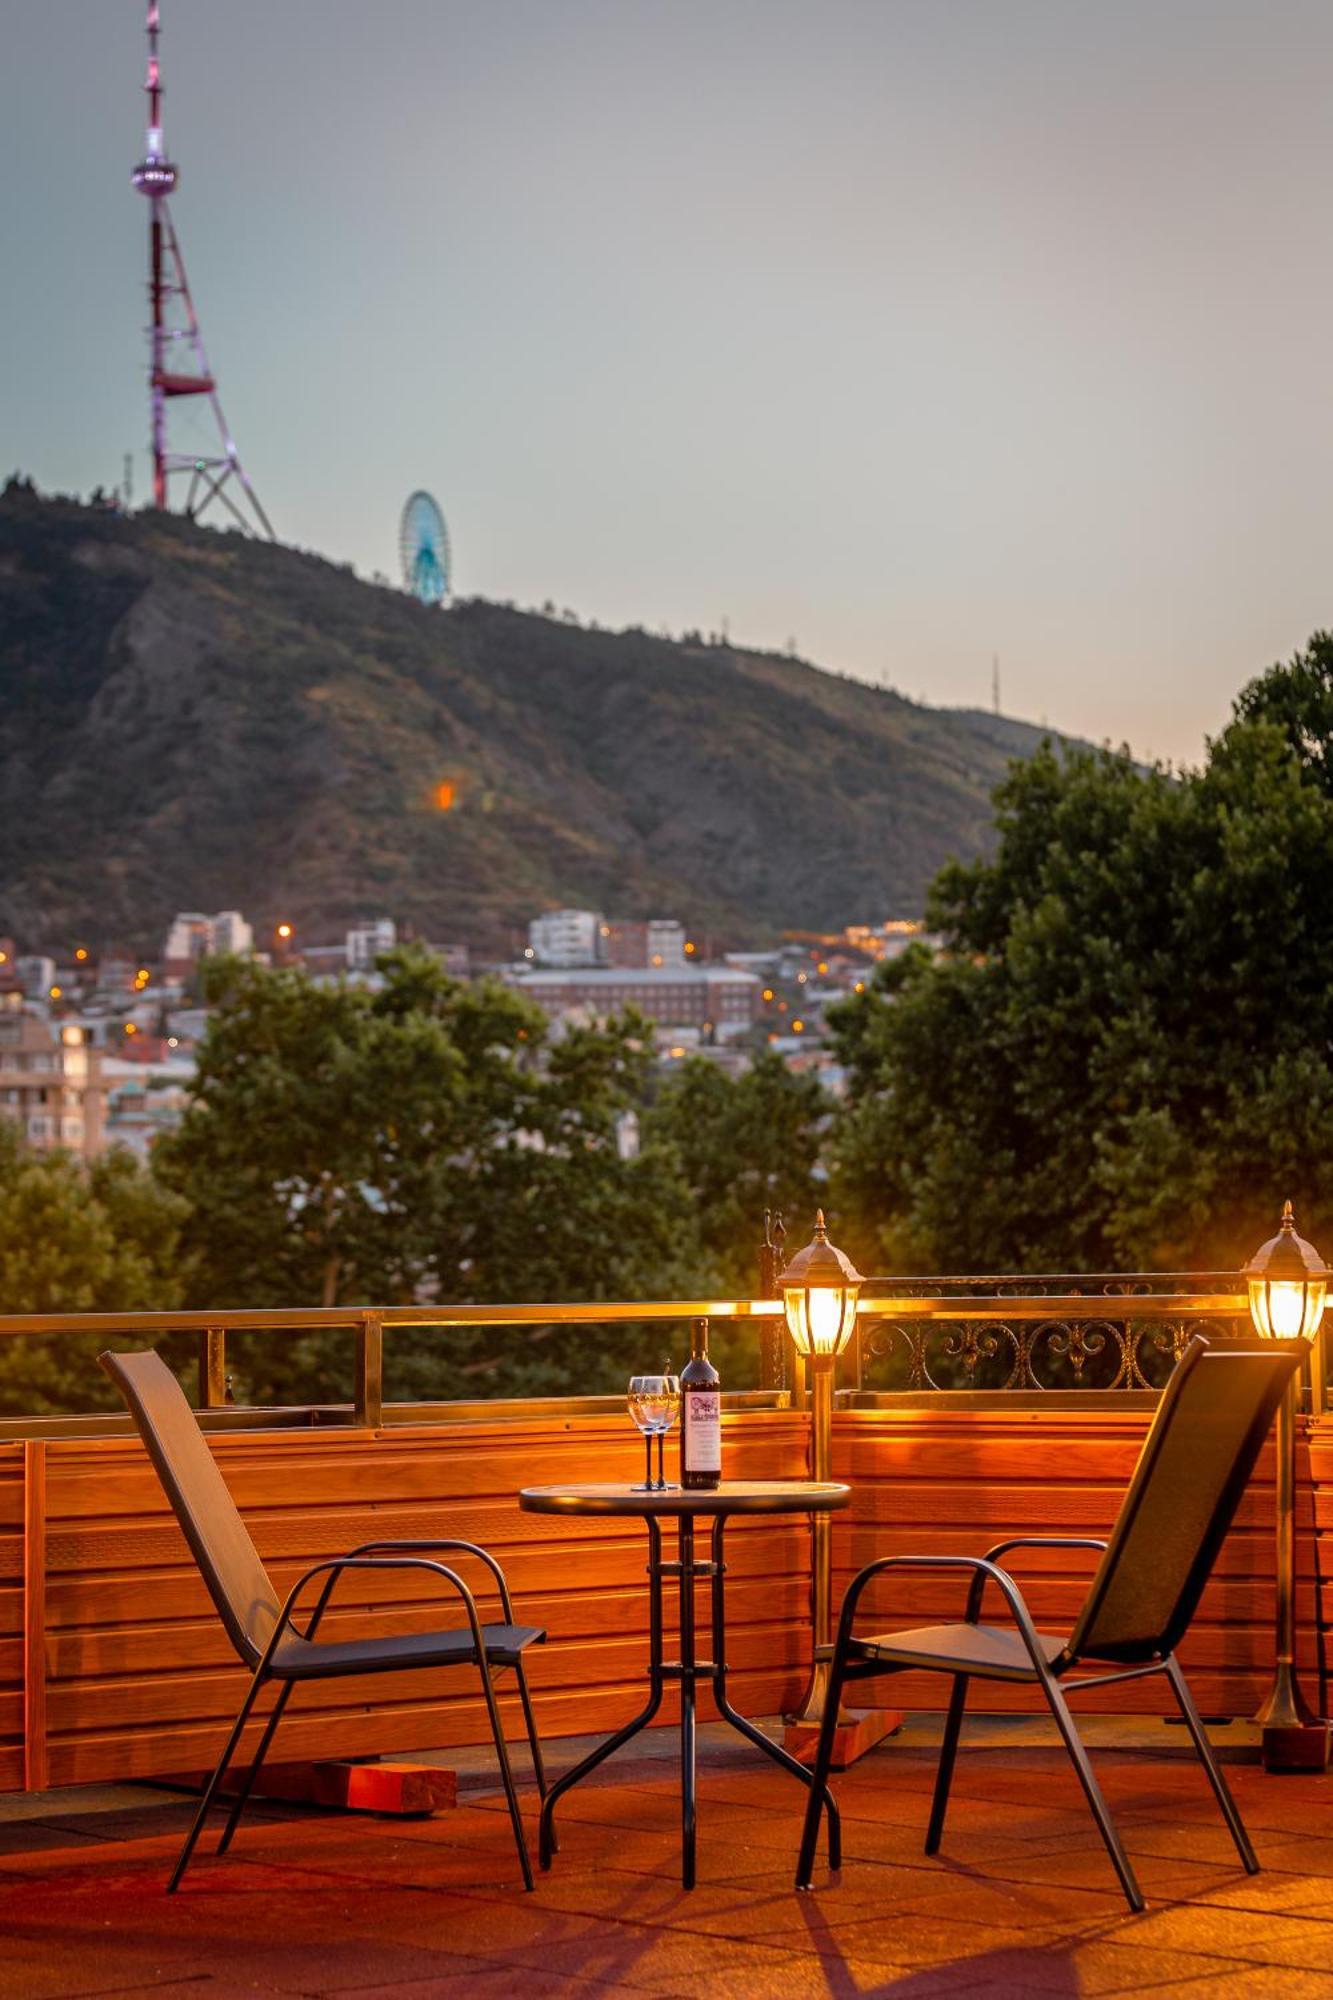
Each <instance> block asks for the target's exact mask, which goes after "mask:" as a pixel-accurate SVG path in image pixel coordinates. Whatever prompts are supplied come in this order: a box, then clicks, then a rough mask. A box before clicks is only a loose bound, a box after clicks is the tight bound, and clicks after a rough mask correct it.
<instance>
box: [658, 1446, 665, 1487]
mask: <svg viewBox="0 0 1333 2000" xmlns="http://www.w3.org/2000/svg"><path fill="white" fill-rule="evenodd" d="M665 1446H666V1432H665V1431H659V1432H658V1433H657V1490H658V1492H659V1493H665V1492H666V1473H665V1472H664V1471H663V1470H662V1453H663V1450H664V1449H665Z"/></svg>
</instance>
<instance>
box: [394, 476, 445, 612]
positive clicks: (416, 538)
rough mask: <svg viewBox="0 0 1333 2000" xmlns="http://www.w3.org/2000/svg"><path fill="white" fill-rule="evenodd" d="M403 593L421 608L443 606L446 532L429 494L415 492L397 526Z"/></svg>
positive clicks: (441, 517)
mask: <svg viewBox="0 0 1333 2000" xmlns="http://www.w3.org/2000/svg"><path fill="white" fill-rule="evenodd" d="M398 553H399V556H400V557H401V559H402V565H403V589H404V590H406V591H407V592H408V593H409V594H410V595H411V596H413V597H416V598H419V599H420V601H421V602H422V603H423V604H443V603H444V600H445V598H446V597H448V595H449V530H448V529H447V528H446V527H445V525H444V516H443V514H442V513H441V512H440V510H439V507H438V506H437V505H436V503H435V501H434V500H433V499H432V497H431V495H430V494H429V493H422V492H416V493H413V494H412V495H411V496H410V498H409V499H408V502H407V505H406V506H405V507H404V509H403V518H402V520H401V521H400V523H399V525H398Z"/></svg>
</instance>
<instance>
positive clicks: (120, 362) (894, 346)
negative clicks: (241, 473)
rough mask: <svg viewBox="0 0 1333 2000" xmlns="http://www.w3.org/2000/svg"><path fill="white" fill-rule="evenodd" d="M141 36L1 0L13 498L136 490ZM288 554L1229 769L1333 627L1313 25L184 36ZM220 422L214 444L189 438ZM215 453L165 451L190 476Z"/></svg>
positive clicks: (559, 9) (189, 105)
mask: <svg viewBox="0 0 1333 2000" xmlns="http://www.w3.org/2000/svg"><path fill="white" fill-rule="evenodd" d="M143 11H144V10H143V6H142V4H141V0H40V4H33V0H23V4H20V3H19V0H3V4H2V5H0V28H2V30H3V40H2V41H0V135H2V136H0V147H2V148H3V149H4V155H3V156H4V159H5V165H6V174H5V188H6V204H5V226H4V232H3V256H4V265H3V268H4V287H3V306H2V307H0V362H2V363H3V367H2V369H0V385H2V386H0V472H3V471H7V470H8V469H9V468H10V467H11V466H17V467H21V468H22V469H24V470H25V471H27V472H30V473H31V474H32V475H33V477H34V478H35V479H36V480H37V482H38V484H39V485H40V486H42V487H43V488H48V489H57V490H67V491H68V490H77V491H80V492H85V493H86V492H87V491H88V490H89V489H90V488H91V487H92V486H94V485H95V484H96V483H98V482H101V483H102V484H104V485H106V486H112V485H115V484H118V483H119V481H120V479H121V476H122V464H123V458H124V454H125V453H126V452H127V451H131V450H133V451H134V452H135V454H136V456H135V464H134V483H135V489H136V495H137V498H138V499H139V500H140V501H141V500H142V499H143V497H144V496H145V494H146V492H147V488H148V463H147V455H146V450H145V445H146V430H147V420H146V408H145V404H146V395H145V389H144V343H143V339H142V334H141V327H142V324H143V320H144V316H145V302H144V261H145V249H144V239H145V231H146V222H147V204H146V203H145V202H144V201H143V199H142V198H141V197H140V196H138V195H136V194H135V193H134V191H133V189H132V188H131V186H130V181H129V173H130V169H131V167H132V165H133V164H134V162H135V161H136V160H137V159H138V158H139V157H140V154H141V153H142V150H143V123H144V99H143V94H142V91H141V89H140V85H141V82H142V78H143V69H144V41H143V33H142V29H143ZM162 20H163V43H162V56H163V74H164V78H165V81H166V86H167V92H166V100H165V127H166V134H167V144H168V150H169V152H170V154H171V156H172V158H173V159H175V161H176V162H177V164H178V165H179V167H180V169H181V185H180V188H179V191H178V193H177V195H176V197H175V200H174V203H173V213H174V217H175V221H176V225H177V229H178V231H179V234H180V239H181V245H182V249H183V251H184V255H185V258H186V262H187V266H188V269H189V273H190V278H191V283H192V286H193V289H194V293H195V299H196V304H197V305H198V307H199V310H200V314H201V318H202V321H203V328H204V335H205V339H206V341H207V343H208V348H209V353H210V359H211V361H212V363H213V365H214V368H215V370H216V373H217V376H218V379H219V382H220V385H221V389H222V394H223V399H224V403H225V406H226V409H227V413H228V417H229V419H230V422H231V426H232V429H233V431H234V433H235V436H236V438H237V441H238V443H239V446H240V450H241V454H242V457H243V459H244V461H245V463H246V466H247V469H248V470H249V472H250V474H251V477H252V478H253V480H254V483H255V486H256V488H257V490H258V492H259V494H260V496H261V497H262V499H263V501H264V503H265V506H266V507H267V509H268V511H269V513H270V515H271V517H272V519H273V521H274V524H275V526H276V528H277V531H278V534H279V535H280V537H281V538H282V539H283V540H285V541H290V542H292V543H295V544H297V545H299V546H302V547H306V548H311V549H316V550H318V551H320V552H321V553H323V554H326V555H328V556H330V557H333V558H335V559H337V560H343V561H351V562H353V563H355V564H356V566H357V568H358V569H359V570H361V571H363V572H366V573H369V572H371V571H372V570H376V569H379V570H384V571H388V572H391V573H393V574H395V575H396V573H397V520H398V514H399V510H400V509H401V506H402V503H403V501H404V499H405V498H406V496H407V494H408V493H409V491H410V490H411V489H412V488H414V487H416V486H425V487H427V488H429V489H430V490H431V491H432V492H433V493H434V494H435V495H436V496H437V498H438V499H439V501H440V503H441V505H442V506H443V508H444V511H445V514H446V517H447V518H448V521H449V525H450V530H451V534H452V537H453V542H454V551H455V583H456V587H457V589H458V590H459V591H460V592H461V593H462V594H464V595H473V594H479V595H483V596H487V597H497V598H512V599H514V600H515V601H517V602H518V603H520V604H525V605H536V604H539V603H541V602H542V601H543V600H544V599H547V598H550V599H553V600H554V601H555V603H556V604H557V605H559V606H562V607H563V606H571V607H573V608H575V609H576V610H577V611H579V612H580V613H581V614H582V615H583V616H584V617H585V618H586V617H592V618H596V619H598V620H599V621H600V622H602V623H607V624H612V625H621V624H628V623H643V624H646V625H648V626H650V627H658V626H662V625H665V626H669V627H670V628H671V629H672V630H673V631H678V630H680V629H682V628H684V627H692V626H698V627H701V628H703V629H705V630H707V629H710V628H716V627H718V626H720V624H721V622H722V620H723V618H724V617H725V618H726V619H727V620H728V621H729V624H730V630H731V633H732V636H733V638H735V639H736V640H738V641H741V642H746V641H748V642H753V643H756V644H761V645H769V646H783V645H785V644H786V642H787V641H788V639H789V638H794V639H795V640H796V642H797V645H798V647H799V649H800V651H801V652H802V654H803V655H804V656H805V657H807V658H810V659H813V660H815V661H817V662H819V663H820V664H821V665H824V666H828V667H832V668H836V669H839V670H842V671H845V672H850V673H854V674H857V675H860V676H862V677H864V678H866V679H868V680H873V681H884V682H886V683H888V684H890V685H893V686H895V687H897V688H900V689H901V690H902V691H903V692H905V693H908V694H911V695H913V696H918V695H919V696H922V697H924V698H925V699H926V700H928V701H931V702H937V703H942V704H965V705H975V706H985V705H989V701H990V681H991V657H992V654H995V653H998V654H999V656H1000V663H1001V678H1002V698H1003V706H1004V708H1005V709H1006V711H1007V712H1009V713H1011V714H1016V715H1021V716H1026V717H1030V718H1032V719H1033V720H1042V719H1046V720H1049V721H1050V723H1051V724H1052V725H1054V726H1058V727H1060V728H1063V729H1067V730H1070V731H1074V732H1077V733H1080V734H1083V735H1086V736H1089V737H1092V738H1094V739H1097V740H1100V739H1102V738H1104V737H1110V738H1112V739H1114V740H1116V741H1120V740H1124V739H1127V740H1128V741H1129V742H1130V743H1131V744H1132V745H1133V747H1134V748H1135V749H1136V750H1137V751H1139V752H1140V753H1143V754H1155V755H1161V756H1169V757H1173V758H1176V759H1178V760H1185V761H1192V760H1196V759H1197V758H1198V756H1199V755H1200V754H1201V751H1202V746H1203V739H1204V736H1205V734H1206V733H1210V732H1215V731H1216V730H1217V729H1219V728H1220V727H1221V726H1222V725H1223V723H1224V722H1225V720H1226V716H1227V712H1228V707H1229V703H1230V699H1231V697H1232V695H1233V694H1234V693H1235V691H1236V689H1237V688H1238V687H1239V686H1240V685H1241V684H1242V682H1243V681H1244V680H1246V679H1247V678H1248V677H1249V676H1250V675H1251V674H1252V673H1254V672H1256V671H1257V670H1259V669H1260V668H1262V667H1263V666H1265V665H1267V664H1268V663H1270V662H1271V661H1272V660H1274V659H1277V658H1279V657H1286V656H1288V655H1290V653H1291V652H1292V651H1293V650H1295V648H1297V647H1298V646H1300V645H1302V644H1303V643H1304V642H1305V640H1306V639H1307V638H1308V636H1309V634H1310V633H1311V632H1312V631H1313V630H1314V629H1315V628H1317V627H1319V626H1321V625H1333V336H1331V335H1330V328H1331V327H1333V87H1331V86H1330V78H1333V8H1331V7H1330V6H1329V5H1328V4H1327V0H1264V4H1262V5H1261V4H1259V0H1243V4H1242V0H1208V4H1200V3H1199V0H1099V4H1095V5H1093V4H1085V0H911V3H910V4H906V0H818V4H816V0H799V4H798V0H375V4H369V0H276V4H274V0H269V4H264V5H261V4H259V0H226V4H225V5H219V4H217V0H212V4H209V0H162ZM192 421H193V419H192ZM188 429H189V425H188V424H187V425H185V426H184V427H183V429H182V431H181V433H180V435H181V436H182V437H184V436H185V435H186V434H187V432H188Z"/></svg>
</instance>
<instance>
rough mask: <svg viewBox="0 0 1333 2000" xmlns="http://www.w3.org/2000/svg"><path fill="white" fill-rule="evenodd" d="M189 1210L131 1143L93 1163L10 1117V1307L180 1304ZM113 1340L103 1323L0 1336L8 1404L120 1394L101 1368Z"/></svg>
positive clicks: (1, 1397) (0, 1122)
mask: <svg viewBox="0 0 1333 2000" xmlns="http://www.w3.org/2000/svg"><path fill="white" fill-rule="evenodd" d="M184 1212H185V1211H184V1204H183V1203H182V1202H181V1201H180V1200H178V1199H177V1198H176V1197H175V1196H173V1195H171V1194H169V1193H167V1191H166V1190H165V1189H163V1188H161V1187H159V1186H158V1185H157V1183H156V1182H155V1181H154V1180H153V1178H152V1176H151V1175H150V1174H149V1173H148V1172H147V1171H146V1170H145V1169H144V1168H143V1167H141V1166H140V1165H139V1163H138V1162H137V1161H136V1160H135V1159H134V1158H133V1156H132V1155H131V1154H129V1153H127V1152H125V1151H123V1150H120V1149H117V1150H115V1151H113V1152H110V1153H107V1154H105V1155H104V1156H103V1157H102V1158H101V1159H100V1160H97V1161H94V1162H93V1163H92V1164H91V1165H88V1164H85V1163H84V1162H83V1161H82V1160H80V1159H78V1158H76V1157H75V1156H74V1155H73V1154H71V1153H66V1152H58V1151H57V1152H49V1153H38V1152H30V1151H29V1150H28V1149H27V1147H26V1146H25V1145H24V1143H23V1141H22V1139H21V1137H20V1135H19V1131H18V1128H17V1127H16V1126H15V1125H14V1124H13V1123H12V1121H10V1120H8V1119H0V1313H76V1312H157V1311H162V1310H164V1309H167V1308H170V1307H172V1306H178V1305H179V1304H180V1303H181V1293H182V1278H183V1273H182V1266H181V1248H180V1241H181V1228H182V1223H183V1220H184ZM106 1344H107V1342H106V1340H105V1338H104V1337H103V1336H100V1335H96V1334H91V1335H87V1336H83V1335H77V1336H73V1337H68V1336H64V1335H61V1336H55V1335H51V1336H47V1337H36V1336H34V1337H31V1338H30V1337H27V1336H23V1337H20V1338H17V1339H12V1340H6V1341H4V1342H2V1343H0V1409H3V1410H4V1411H6V1412H7V1413H10V1414H15V1415H24V1416H36V1415H40V1414H41V1413H43V1412H45V1411H48V1410H87V1409H94V1408H98V1407H102V1406H106V1407H110V1406H112V1405H114V1404H115V1401H116V1397H115V1393H114V1391H113V1390H112V1388H111V1385H110V1383H109V1382H107V1381H106V1380H105V1378H104V1377H103V1375H102V1372H101V1370H100V1369H99V1368H98V1367H97V1355H98V1352H99V1350H100V1349H101V1348H102V1347H104V1346H105V1345H106ZM172 1358H181V1359H183V1358H184V1357H183V1355H182V1356H180V1357H177V1356H176V1355H175V1354H174V1351H173V1355H172Z"/></svg>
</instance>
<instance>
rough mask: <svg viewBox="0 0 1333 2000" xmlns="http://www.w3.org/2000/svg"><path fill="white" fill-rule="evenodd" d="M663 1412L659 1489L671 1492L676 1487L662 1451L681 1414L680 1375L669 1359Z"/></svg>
mask: <svg viewBox="0 0 1333 2000" xmlns="http://www.w3.org/2000/svg"><path fill="white" fill-rule="evenodd" d="M662 1413H663V1414H662V1421H661V1423H660V1424H659V1426H658V1430H657V1490H658V1492H659V1493H670V1492H674V1491H675V1487H674V1484H673V1483H672V1482H671V1481H670V1480H668V1479H667V1478H666V1476H665V1473H664V1471H663V1467H662V1452H663V1448H664V1446H665V1442H666V1434H667V1432H668V1431H669V1430H670V1429H671V1426H672V1425H673V1424H674V1423H675V1421H676V1419H677V1417H678V1416H679V1415H680V1377H679V1376H678V1375H676V1374H674V1373H673V1372H672V1368H671V1363H670V1362H669V1361H668V1362H667V1364H666V1366H665V1368H664V1369H663V1370H662Z"/></svg>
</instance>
